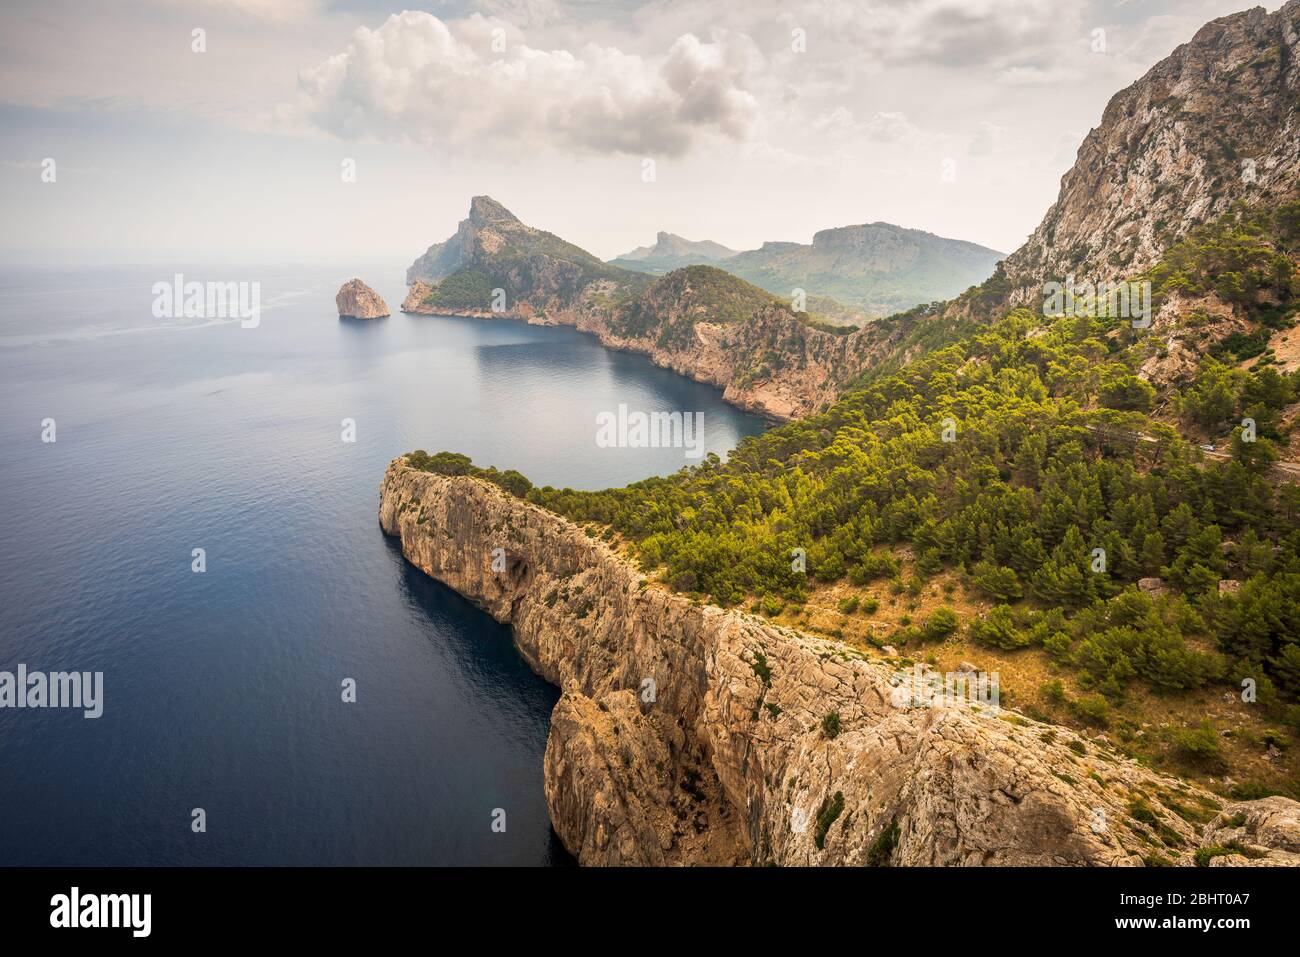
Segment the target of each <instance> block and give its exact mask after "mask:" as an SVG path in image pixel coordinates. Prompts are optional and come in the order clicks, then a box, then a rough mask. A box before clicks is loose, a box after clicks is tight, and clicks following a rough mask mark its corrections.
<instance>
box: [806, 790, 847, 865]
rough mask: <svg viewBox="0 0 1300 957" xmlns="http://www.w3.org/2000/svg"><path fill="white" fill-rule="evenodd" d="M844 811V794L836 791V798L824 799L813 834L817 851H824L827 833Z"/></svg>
mask: <svg viewBox="0 0 1300 957" xmlns="http://www.w3.org/2000/svg"><path fill="white" fill-rule="evenodd" d="M843 811H844V792H843V791H836V792H835V797H833V798H830V797H828V798H824V799H823V800H822V806H821V808H820V809H819V810H818V811H817V828H816V830H815V831H814V832H813V843H814V844H816V845H817V850H819V851H820V850H822V849H823V848H824V847H825V846H826V832H827V831H829V830H830V829H831V825H832V824H834V823H835V820H836V818H838V817H839V816H840V814H842V813H843Z"/></svg>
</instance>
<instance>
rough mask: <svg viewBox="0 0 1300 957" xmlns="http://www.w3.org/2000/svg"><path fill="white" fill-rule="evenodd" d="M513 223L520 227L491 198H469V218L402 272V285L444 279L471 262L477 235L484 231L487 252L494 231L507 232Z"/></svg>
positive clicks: (493, 239) (509, 214)
mask: <svg viewBox="0 0 1300 957" xmlns="http://www.w3.org/2000/svg"><path fill="white" fill-rule="evenodd" d="M516 224H517V225H519V226H522V225H523V224H522V223H520V222H519V219H518V218H517V217H516V216H515V214H514V213H512V212H510V210H508V209H506V208H505V207H504V206H502V205H501V204H500V203H498V202H497V201H496V200H495V199H493V198H492V197H491V196H475V197H473V198H472V199H471V200H470V202H469V215H468V216H466V217H465V218H464V219H462V220H461V221H460V224H459V225H458V226H457V227H456V234H455V235H454V236H452V237H451V238H450V239H448V240H446V241H444V242H441V243H434V244H433V245H432V246H430V247H429V248H428V249H427V250H425V252H424V255H423V256H420V257H419V258H418V259H416V260H415V262H413V263H411V265H410V267H409V268H408V269H407V270H406V284H407V285H408V286H409V285H412V284H413V283H415V282H416V281H417V280H423V281H424V282H426V283H436V282H438V281H439V280H442V279H445V278H446V277H448V276H450V275H451V274H452V273H454V272H455V271H456V270H457V269H460V268H461V267H462V266H465V265H468V264H469V263H470V262H472V261H473V259H474V256H475V255H476V252H477V249H476V246H477V240H478V236H479V234H480V233H483V232H485V231H486V232H488V234H489V235H488V236H487V238H486V245H487V246H488V247H489V249H490V248H491V247H492V246H493V245H494V244H495V240H496V230H498V229H501V228H504V229H507V230H508V229H510V228H511V227H512V226H514V225H516Z"/></svg>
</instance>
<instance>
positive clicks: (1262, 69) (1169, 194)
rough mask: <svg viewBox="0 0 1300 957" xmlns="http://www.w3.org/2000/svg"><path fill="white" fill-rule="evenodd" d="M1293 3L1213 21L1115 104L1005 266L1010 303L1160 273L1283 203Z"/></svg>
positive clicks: (1289, 169)
mask: <svg viewBox="0 0 1300 957" xmlns="http://www.w3.org/2000/svg"><path fill="white" fill-rule="evenodd" d="M1297 20H1300V7H1298V6H1297V4H1296V3H1295V2H1294V0H1292V2H1290V3H1287V4H1286V5H1285V6H1283V7H1282V8H1281V9H1279V10H1277V11H1276V12H1274V13H1266V12H1265V11H1264V10H1263V9H1262V8H1259V7H1257V8H1255V9H1253V10H1247V11H1245V12H1243V13H1238V14H1233V15H1232V16H1227V17H1221V18H1219V19H1217V20H1212V21H1210V22H1209V23H1207V24H1206V25H1205V26H1203V27H1202V28H1201V29H1200V30H1198V31H1197V32H1196V35H1195V36H1194V37H1193V38H1192V39H1191V40H1190V41H1189V42H1187V43H1185V44H1183V45H1182V46H1180V47H1178V48H1177V49H1176V50H1174V52H1173V53H1172V54H1170V55H1169V56H1168V57H1166V58H1165V59H1164V60H1161V61H1160V62H1159V63H1157V64H1156V65H1155V66H1154V67H1152V68H1151V69H1150V70H1149V71H1148V72H1147V73H1146V75H1145V76H1143V77H1142V78H1141V79H1139V80H1138V81H1136V82H1135V83H1133V84H1132V85H1131V86H1129V87H1128V88H1126V89H1124V90H1122V91H1120V92H1119V93H1117V94H1116V95H1115V96H1114V97H1112V98H1111V100H1110V102H1109V103H1108V104H1107V106H1106V109H1105V112H1104V113H1103V114H1102V118H1101V123H1100V125H1098V126H1097V127H1096V128H1095V129H1093V130H1091V131H1090V132H1089V133H1088V135H1087V136H1086V137H1084V140H1083V143H1082V145H1081V146H1080V147H1079V152H1078V157H1077V159H1076V160H1075V163H1074V166H1073V167H1071V169H1070V170H1069V172H1067V173H1066V174H1065V176H1063V177H1062V179H1061V190H1060V195H1059V197H1058V198H1057V200H1056V202H1055V203H1054V204H1053V205H1052V207H1051V208H1050V209H1049V210H1048V211H1047V214H1046V216H1044V217H1043V221H1042V223H1040V224H1039V226H1038V228H1037V229H1035V230H1034V232H1033V234H1032V235H1031V236H1030V237H1029V239H1028V241H1026V242H1025V244H1024V245H1023V246H1022V247H1021V248H1020V249H1018V250H1016V251H1015V252H1014V253H1012V254H1011V255H1010V256H1009V257H1007V261H1006V264H1005V267H1004V272H1005V278H1006V284H1007V287H1008V299H1007V301H1009V302H1010V303H1011V304H1013V305H1018V304H1025V303H1032V302H1033V301H1034V300H1035V299H1036V298H1037V297H1038V296H1039V295H1040V290H1041V287H1042V284H1043V283H1044V282H1048V281H1057V282H1060V281H1064V279H1065V277H1066V276H1067V275H1070V274H1073V275H1074V276H1076V277H1078V278H1079V279H1083V278H1084V277H1087V278H1090V279H1092V280H1093V281H1097V280H1110V279H1119V278H1123V276H1125V275H1134V274H1137V273H1139V272H1141V271H1142V270H1145V269H1147V268H1149V267H1151V266H1153V265H1154V264H1155V263H1156V262H1157V261H1158V260H1159V259H1160V258H1161V256H1162V254H1163V253H1164V251H1165V250H1166V249H1168V248H1169V247H1170V245H1172V244H1173V243H1174V242H1176V241H1177V240H1179V239H1181V238H1182V237H1184V236H1185V235H1186V234H1187V233H1188V231H1189V230H1191V229H1192V228H1194V227H1195V226H1197V225H1198V224H1201V223H1205V222H1209V221H1211V220H1214V219H1216V218H1218V217H1220V216H1222V215H1223V214H1224V213H1226V212H1227V211H1228V210H1230V209H1231V208H1232V207H1233V206H1234V204H1237V203H1245V204H1247V205H1250V206H1259V205H1262V204H1269V203H1274V202H1277V201H1279V200H1280V199H1282V198H1284V197H1286V196H1287V195H1289V194H1290V193H1291V192H1292V191H1293V190H1294V189H1295V187H1296V182H1297V170H1298V168H1300V135H1297V129H1300V116H1298V115H1297V113H1298V112H1300V66H1297V62H1298V61H1297V52H1298V51H1297V45H1298V44H1300V39H1298V30H1297Z"/></svg>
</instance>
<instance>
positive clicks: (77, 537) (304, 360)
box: [0, 266, 763, 865]
mask: <svg viewBox="0 0 1300 957" xmlns="http://www.w3.org/2000/svg"><path fill="white" fill-rule="evenodd" d="M175 271H176V270H175V269H172V268H158V267H154V268H140V267H127V268H115V269H94V270H43V271H41V270H38V271H15V270H10V269H5V270H0V399H2V401H0V450H2V452H0V463H2V468H0V671H14V670H16V668H17V665H18V664H20V663H22V664H25V665H27V667H28V668H29V669H31V670H42V671H56V670H78V671H102V672H103V673H104V713H103V716H102V717H101V718H99V719H97V720H87V719H85V718H83V717H82V715H81V712H80V711H66V710H18V709H0V865H13V864H51V865H70V864H88V865H107V864H480V863H483V864H548V863H563V862H567V860H568V858H567V855H565V853H564V851H563V849H562V848H561V847H560V845H559V843H558V841H557V840H556V839H555V837H554V835H553V833H552V832H551V829H550V825H549V822H548V820H547V816H546V805H545V799H544V796H543V792H542V753H543V750H544V747H545V742H546V731H547V724H548V718H549V714H550V710H551V708H552V706H553V705H554V703H555V700H556V697H557V695H558V692H557V691H556V689H554V688H552V687H551V686H549V685H547V684H546V683H545V682H543V681H542V680H541V679H539V678H537V677H536V676H534V675H533V674H532V673H531V672H530V671H529V670H528V668H527V666H526V665H525V664H524V663H523V661H522V660H521V659H520V657H519V655H518V654H517V652H516V651H515V650H514V648H513V646H512V644H511V639H510V633H509V629H507V628H505V627H503V626H500V625H497V624H496V623H495V622H493V621H492V620H491V619H490V618H488V617H487V616H486V615H484V614H482V613H481V612H479V611H477V610H476V609H475V608H474V607H473V606H471V605H470V604H468V603H467V602H465V601H463V600H461V599H460V598H459V597H457V596H456V595H455V594H454V593H452V592H451V591H449V590H448V589H446V588H444V587H442V586H440V585H438V584H437V583H435V582H432V581H430V580H429V579H427V578H426V577H425V576H423V575H422V574H420V573H419V572H417V571H416V570H414V569H413V568H412V567H411V566H409V565H408V564H406V562H405V561H404V560H403V559H402V556H401V554H400V552H399V551H398V549H397V547H396V546H395V544H394V543H393V542H392V541H391V540H389V539H387V538H385V537H384V535H383V534H382V533H381V532H380V530H379V527H378V521H377V508H378V500H379V491H378V490H379V482H380V479H381V478H382V476H383V472H384V468H385V466H386V465H387V463H388V461H389V460H390V459H392V458H393V457H394V456H396V455H398V454H400V453H401V452H404V451H407V450H410V449H412V448H424V449H427V450H429V451H431V452H432V451H437V450H439V449H453V450H457V451H461V452H465V453H467V454H469V455H471V456H472V457H473V459H474V461H475V462H477V463H479V464H481V465H488V464H493V465H497V466H500V467H509V468H517V469H519V470H520V471H522V472H523V473H524V474H525V475H527V476H529V477H530V478H531V479H533V480H534V481H535V482H538V483H544V484H552V485H571V486H574V487H579V488H600V487H605V486H609V485H618V484H624V483H626V482H629V481H634V480H636V479H638V478H643V477H645V476H647V475H651V474H656V473H667V472H671V471H674V470H676V469H678V468H680V467H681V466H682V465H684V464H687V462H688V460H687V459H686V458H685V457H684V453H683V451H682V450H680V449H647V450H618V449H600V448H597V447H596V445H595V440H594V436H595V432H596V416H597V414H598V413H599V412H602V411H613V410H615V409H616V408H617V406H618V404H619V403H626V404H627V405H628V407H629V408H630V409H632V410H644V411H656V410H682V411H698V412H702V413H703V417H704V420H703V421H704V436H705V440H706V448H707V449H708V450H709V451H716V452H718V453H719V454H725V453H726V451H727V450H729V449H730V448H732V447H734V445H735V444H736V443H737V441H739V439H740V438H741V437H742V436H744V435H747V434H752V433H755V432H758V431H760V430H761V429H762V428H763V423H762V422H761V421H760V420H759V419H757V418H755V417H752V416H748V415H745V414H743V413H741V412H739V411H737V410H735V409H732V408H730V407H728V406H726V405H724V404H723V403H722V401H721V398H720V395H719V393H717V392H716V391H715V390H713V389H710V388H708V387H705V386H702V385H698V384H695V383H691V382H689V381H687V380H685V379H682V378H680V377H678V376H676V375H673V374H672V373H669V372H665V371H663V370H660V369H656V368H654V367H653V366H652V365H651V364H650V363H649V362H648V361H647V360H645V359H643V358H641V357H637V356H630V355H624V354H619V353H611V352H607V351H605V350H604V349H602V348H601V347H600V346H599V345H598V344H597V343H596V342H595V341H594V340H592V339H590V338H588V337H584V336H582V335H580V334H578V333H576V332H573V331H572V330H568V329H544V328H534V327H529V326H526V325H523V324H520V323H515V322H509V321H495V322H484V321H479V320H470V319H455V318H443V317H414V316H403V315H400V314H399V315H395V316H393V317H391V318H388V319H384V320H379V321H375V322H355V321H340V320H339V319H338V318H337V314H336V311H335V308H334V301H333V297H334V293H335V291H336V290H337V288H338V286H339V284H340V283H341V282H343V281H344V280H346V279H348V278H350V276H349V274H347V273H345V272H343V271H340V270H330V269H322V268H302V267H297V268H290V267H284V268H279V269H258V270H251V271H248V270H245V271H240V270H232V269H229V268H226V269H206V270H205V269H203V268H201V267H198V266H194V267H187V268H183V269H182V270H181V271H183V273H184V275H185V278H186V279H190V280H200V281H206V280H241V279H247V280H251V279H257V280H258V281H260V282H261V296H262V304H263V314H262V319H261V324H260V325H259V326H258V327H257V328H251V329H246V328H241V326H240V324H239V323H238V322H237V321H235V322H216V323H207V322H204V321H201V320H179V321H171V320H160V319H155V318H154V317H153V315H152V313H151V304H152V301H153V293H152V289H151V287H152V286H153V284H154V283H155V282H158V281H166V280H170V278H171V276H172V274H173V272H175ZM361 275H362V278H363V279H365V280H366V281H367V282H369V283H370V284H371V285H372V286H374V287H375V289H376V290H377V291H378V292H379V293H380V294H381V295H382V296H384V298H385V299H386V301H387V302H388V304H389V306H390V307H392V308H396V307H397V305H398V304H399V303H400V302H401V299H402V296H403V294H404V286H403V284H402V277H401V275H400V273H397V272H392V271H390V272H387V273H385V272H382V271H372V272H369V273H364V272H363V273H362V274H361ZM47 418H51V419H54V420H55V427H56V429H57V432H56V436H57V441H55V442H54V443H53V444H47V443H43V442H42V441H41V431H42V420H44V419H47ZM345 418H350V419H353V420H355V423H356V437H357V440H356V442H355V443H352V444H348V443H344V442H343V441H341V439H340V432H341V429H342V425H341V422H342V420H343V419H345ZM195 548H202V549H204V550H205V552H206V562H207V570H206V572H204V573H203V574H195V573H194V572H192V571H191V560H192V559H191V553H192V551H193V550H194V549H195ZM345 678H352V679H355V681H356V687H357V701H356V703H354V704H345V703H344V702H343V701H342V700H341V691H340V683H341V682H342V681H343V679H345ZM195 808H202V809H203V810H204V811H205V813H206V820H207V830H206V832H205V833H194V831H193V830H192V829H191V820H192V817H191V814H192V811H193V810H194V809H195ZM498 808H500V809H503V810H504V811H505V814H506V831H505V833H494V832H493V830H492V826H491V825H492V819H493V813H494V810H495V809H498Z"/></svg>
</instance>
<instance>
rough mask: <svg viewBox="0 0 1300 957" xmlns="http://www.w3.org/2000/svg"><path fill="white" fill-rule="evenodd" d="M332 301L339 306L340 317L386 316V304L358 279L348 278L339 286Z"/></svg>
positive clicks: (366, 317)
mask: <svg viewBox="0 0 1300 957" xmlns="http://www.w3.org/2000/svg"><path fill="white" fill-rule="evenodd" d="M334 303H335V305H337V306H338V307H339V318H340V319H382V318H383V317H384V316H387V315H388V314H389V313H388V304H387V303H386V302H384V300H383V299H382V298H381V297H380V295H379V293H377V292H375V291H374V290H373V289H371V288H370V287H369V286H367V285H366V284H365V283H364V282H362V281H361V280H360V279H349V280H348V281H347V282H345V283H344V284H343V285H342V286H340V287H339V291H338V295H336V296H335V297H334Z"/></svg>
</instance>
